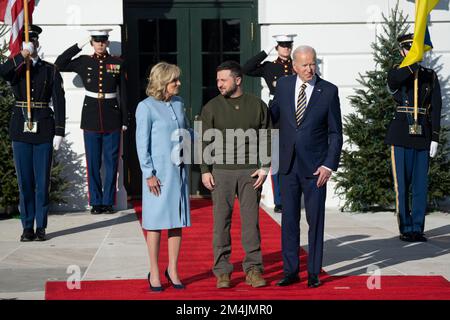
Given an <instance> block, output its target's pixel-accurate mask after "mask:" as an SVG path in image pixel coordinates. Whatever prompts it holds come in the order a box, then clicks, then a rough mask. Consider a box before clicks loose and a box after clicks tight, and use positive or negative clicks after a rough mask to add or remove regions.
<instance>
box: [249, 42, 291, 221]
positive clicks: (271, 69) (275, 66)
mask: <svg viewBox="0 0 450 320" xmlns="http://www.w3.org/2000/svg"><path fill="white" fill-rule="evenodd" d="M296 36H297V35H296V34H287V35H275V36H273V37H274V38H275V40H276V41H277V45H276V46H275V47H271V48H270V49H268V50H266V51H264V50H263V51H261V52H260V53H258V54H257V55H256V56H254V57H252V58H250V59H249V60H248V61H247V62H246V63H245V64H244V65H243V66H242V72H243V73H244V74H246V75H248V76H251V77H262V78H264V80H265V81H266V84H267V87H268V88H269V92H270V101H269V103H268V105H269V108H270V106H271V104H272V100H273V97H274V95H275V88H276V85H277V80H278V79H279V78H282V77H285V76H289V75H292V74H295V71H294V70H293V68H292V58H291V54H292V44H293V42H294V37H296ZM274 48H275V49H276V51H277V53H278V57H277V59H276V60H274V61H264V60H265V59H266V58H267V57H268V56H269V54H270V52H272V50H273V49H274ZM272 155H273V158H274V159H275V158H276V157H277V154H274V152H272ZM274 162H275V163H277V162H276V159H275V161H272V168H273V167H274V166H273V164H274ZM271 177H272V188H273V198H274V204H275V208H274V211H275V212H278V213H281V212H282V210H283V207H282V205H281V193H280V178H279V175H278V173H277V172H276V173H275V174H272V175H271Z"/></svg>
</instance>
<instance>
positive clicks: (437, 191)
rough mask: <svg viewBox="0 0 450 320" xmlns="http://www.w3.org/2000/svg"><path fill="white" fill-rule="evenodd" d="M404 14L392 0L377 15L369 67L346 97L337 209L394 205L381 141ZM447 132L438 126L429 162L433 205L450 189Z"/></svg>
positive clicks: (391, 110) (386, 149) (387, 154)
mask: <svg viewBox="0 0 450 320" xmlns="http://www.w3.org/2000/svg"><path fill="white" fill-rule="evenodd" d="M406 19H407V17H405V16H404V15H403V12H402V11H401V10H399V8H398V3H397V5H396V7H395V8H394V9H392V10H391V12H390V15H389V17H386V16H385V15H383V20H384V23H383V25H382V27H383V32H381V33H380V34H379V35H377V39H376V41H375V42H374V43H372V45H371V47H372V49H373V58H374V60H375V62H376V67H375V70H372V71H367V72H366V73H365V74H364V75H360V79H358V82H359V83H360V84H361V85H362V86H363V88H361V89H356V90H355V94H354V95H353V96H351V97H350V98H349V99H350V103H351V105H352V107H353V108H354V110H355V112H354V113H351V114H349V115H348V116H346V117H344V125H343V131H344V134H345V136H346V138H347V139H346V142H347V146H348V148H347V149H344V150H343V151H342V158H341V165H340V170H339V171H338V172H337V173H336V176H335V178H334V180H335V181H336V182H337V184H336V188H337V194H338V195H339V196H340V198H341V199H345V202H344V205H343V206H342V207H341V210H345V209H348V210H350V211H369V210H386V209H391V208H394V206H395V192H394V183H393V177H392V169H391V149H390V146H388V145H385V144H384V138H385V135H386V132H387V127H388V125H389V123H390V121H391V119H392V118H393V116H394V114H395V108H396V103H395V101H394V99H393V97H392V95H391V94H389V92H388V90H387V73H388V71H389V70H390V69H392V68H393V67H394V66H395V65H398V64H400V63H401V61H402V60H403V58H402V56H401V55H400V52H399V46H398V43H397V38H398V37H399V36H400V35H402V34H405V33H406V32H407V29H408V27H409V25H408V23H407V22H406ZM447 132H448V130H447V129H446V128H445V127H443V129H442V140H441V141H440V149H439V155H438V156H437V158H436V159H433V160H432V162H431V165H430V175H429V181H430V183H429V193H428V196H429V200H430V202H432V203H433V204H434V205H435V206H436V205H437V204H438V202H437V200H439V199H442V198H444V197H445V196H448V195H449V194H450V176H449V175H450V173H449V172H450V170H449V169H450V168H449V166H450V163H449V160H448V154H449V150H448V145H447V141H446V133H447Z"/></svg>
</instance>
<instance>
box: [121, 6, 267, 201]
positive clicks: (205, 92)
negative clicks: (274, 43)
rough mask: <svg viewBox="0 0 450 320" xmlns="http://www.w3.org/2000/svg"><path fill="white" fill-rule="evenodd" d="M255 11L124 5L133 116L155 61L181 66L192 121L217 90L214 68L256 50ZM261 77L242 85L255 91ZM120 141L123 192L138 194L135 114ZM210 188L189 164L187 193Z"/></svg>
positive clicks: (139, 191)
mask: <svg viewBox="0 0 450 320" xmlns="http://www.w3.org/2000/svg"><path fill="white" fill-rule="evenodd" d="M254 15H256V13H255V8H253V7H239V8H233V7H225V8H217V7H214V6H210V7H202V8H198V7H196V8H186V7H172V8H142V7H139V8H128V9H126V20H127V21H126V30H125V32H126V34H125V38H126V40H127V41H126V42H127V45H126V50H124V51H125V55H126V59H127V64H128V99H129V101H130V103H131V105H130V106H129V108H130V110H131V113H132V115H134V111H135V109H136V106H137V104H138V103H139V101H141V100H143V99H145V98H146V95H145V87H146V85H147V78H148V75H149V71H150V69H151V67H153V66H154V65H155V64H156V63H158V62H159V61H167V62H170V63H175V64H177V65H178V66H179V67H180V68H181V70H182V75H181V83H182V85H181V91H180V96H181V97H182V98H183V99H184V101H185V108H186V114H187V116H188V118H189V119H190V121H191V124H193V121H194V120H195V119H196V117H197V116H198V115H199V114H200V112H201V108H202V106H203V105H204V104H205V103H206V102H207V101H208V100H209V99H211V98H213V97H214V96H216V95H217V94H219V92H218V90H217V88H216V71H215V69H216V67H217V66H218V65H219V64H220V63H221V62H222V61H225V60H229V59H231V60H236V61H237V62H240V63H241V62H245V61H246V60H247V59H248V58H250V57H251V56H252V55H253V54H255V53H256V52H255V51H256V49H257V48H256V43H257V41H256V39H255V38H256V33H255V32H256V30H254V26H255V25H256V21H253V20H252V18H251V17H253V16H254ZM259 83H260V82H259V81H258V80H255V79H252V78H246V79H245V81H244V89H245V90H246V91H249V92H253V93H256V94H258V95H259V92H260V85H259ZM131 122H132V124H131V128H130V129H131V130H129V131H128V132H127V134H126V136H125V139H124V160H125V170H126V172H127V174H128V179H127V180H128V185H127V191H128V193H129V194H130V195H135V196H136V195H139V194H140V193H141V189H140V188H141V172H140V170H139V162H138V159H137V155H136V148H135V137H134V130H135V125H134V123H135V122H134V118H133V117H132V121H131ZM208 193H209V192H208V191H207V190H206V189H205V188H204V187H203V185H202V183H201V175H200V170H199V166H198V165H192V166H191V194H193V195H206V194H208Z"/></svg>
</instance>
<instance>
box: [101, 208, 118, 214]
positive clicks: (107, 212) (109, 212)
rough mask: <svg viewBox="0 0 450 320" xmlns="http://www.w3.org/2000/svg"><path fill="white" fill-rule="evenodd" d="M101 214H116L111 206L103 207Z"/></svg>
mask: <svg viewBox="0 0 450 320" xmlns="http://www.w3.org/2000/svg"><path fill="white" fill-rule="evenodd" d="M103 212H104V213H106V214H112V213H116V211H115V210H114V209H113V206H103Z"/></svg>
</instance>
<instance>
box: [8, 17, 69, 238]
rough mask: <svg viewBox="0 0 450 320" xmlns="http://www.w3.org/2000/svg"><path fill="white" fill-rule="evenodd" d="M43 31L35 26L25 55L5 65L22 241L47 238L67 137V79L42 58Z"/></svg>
mask: <svg viewBox="0 0 450 320" xmlns="http://www.w3.org/2000/svg"><path fill="white" fill-rule="evenodd" d="M41 32H42V29H41V28H40V27H38V26H35V25H31V26H30V28H29V39H30V42H28V43H23V45H22V51H21V52H20V53H19V54H17V55H16V56H14V57H12V58H10V59H8V61H6V62H5V63H4V64H2V65H0V75H1V76H2V77H3V78H4V79H5V80H6V81H8V82H9V83H10V85H11V87H12V91H13V93H14V97H15V99H16V102H15V106H14V107H13V108H12V115H11V120H10V125H9V136H10V137H11V140H12V148H13V155H14V164H15V167H16V174H17V181H18V185H19V194H20V196H19V210H20V219H21V221H22V227H23V233H22V235H21V237H20V241H33V240H38V241H44V240H46V234H45V229H46V227H47V215H48V209H49V191H50V170H51V165H52V155H53V148H55V149H56V150H57V149H59V146H60V144H61V142H62V140H63V137H64V134H65V121H66V120H65V118H66V102H65V98H64V89H63V83H62V78H61V75H60V73H59V72H58V70H57V68H56V67H55V66H54V65H53V64H51V63H48V62H46V61H43V60H41V59H40V58H39V56H38V55H37V49H38V48H39V34H40V33H41ZM24 38H25V37H24ZM26 59H30V84H31V87H30V88H31V89H30V93H31V97H30V98H31V118H28V112H27V110H28V108H27V106H28V105H27V85H26V70H27V67H26ZM35 221H36V232H34V224H35Z"/></svg>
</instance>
